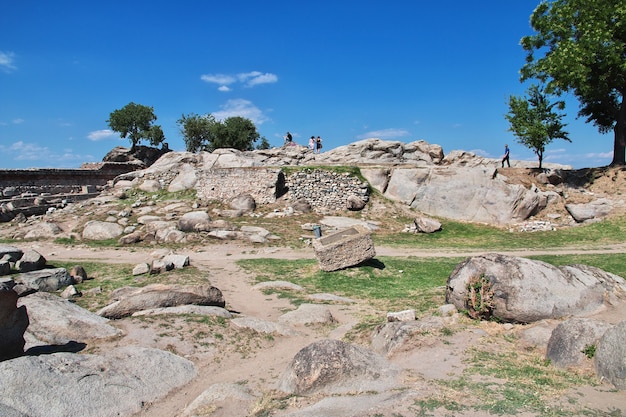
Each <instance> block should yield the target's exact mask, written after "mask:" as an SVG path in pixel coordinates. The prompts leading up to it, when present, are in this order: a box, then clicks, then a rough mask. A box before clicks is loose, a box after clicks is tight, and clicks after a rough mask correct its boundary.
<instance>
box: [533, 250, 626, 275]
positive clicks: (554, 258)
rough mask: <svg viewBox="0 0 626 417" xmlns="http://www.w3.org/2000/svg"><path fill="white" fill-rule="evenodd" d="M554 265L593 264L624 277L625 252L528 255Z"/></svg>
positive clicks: (625, 273) (625, 271) (625, 269)
mask: <svg viewBox="0 0 626 417" xmlns="http://www.w3.org/2000/svg"><path fill="white" fill-rule="evenodd" d="M528 258H529V259H536V260H539V261H543V262H547V263H549V264H552V265H555V266H561V265H574V264H582V265H589V266H595V267H596V268H600V269H603V270H605V271H607V272H610V273H612V274H615V275H619V276H620V277H626V253H605V254H580V255H537V256H529V257H528Z"/></svg>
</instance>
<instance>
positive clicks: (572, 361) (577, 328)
mask: <svg viewBox="0 0 626 417" xmlns="http://www.w3.org/2000/svg"><path fill="white" fill-rule="evenodd" d="M611 327H613V326H612V325H611V324H609V323H606V322H604V321H600V320H595V319H590V318H573V319H569V320H566V321H564V322H563V323H560V324H559V325H558V326H556V328H555V329H554V330H553V331H552V335H551V336H550V340H549V341H548V348H547V350H546V358H547V359H550V362H551V363H553V364H554V365H556V366H559V367H561V368H567V367H568V366H580V365H583V364H584V363H585V361H587V360H589V358H588V356H587V355H586V354H585V353H584V352H585V349H586V348H587V347H588V346H595V345H596V344H597V342H598V340H599V339H600V338H601V337H602V335H603V334H604V333H605V332H606V331H607V329H609V328H611Z"/></svg>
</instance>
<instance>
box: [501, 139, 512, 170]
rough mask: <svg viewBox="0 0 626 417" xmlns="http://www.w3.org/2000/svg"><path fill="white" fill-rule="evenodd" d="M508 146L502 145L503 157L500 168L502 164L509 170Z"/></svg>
mask: <svg viewBox="0 0 626 417" xmlns="http://www.w3.org/2000/svg"><path fill="white" fill-rule="evenodd" d="M509 153H510V152H509V145H508V144H507V145H504V156H503V157H502V168H504V162H506V164H507V165H508V166H509V168H511V163H510V162H509Z"/></svg>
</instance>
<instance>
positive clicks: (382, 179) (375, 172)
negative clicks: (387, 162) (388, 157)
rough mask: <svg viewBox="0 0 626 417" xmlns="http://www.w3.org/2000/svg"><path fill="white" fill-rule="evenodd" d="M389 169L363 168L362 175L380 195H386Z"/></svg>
mask: <svg viewBox="0 0 626 417" xmlns="http://www.w3.org/2000/svg"><path fill="white" fill-rule="evenodd" d="M390 174H391V170H390V169H389V168H361V175H363V177H365V179H366V180H367V182H368V183H369V184H370V185H371V186H372V187H373V188H374V189H375V190H376V191H378V192H379V193H381V194H384V193H385V191H387V185H388V184H389V176H390Z"/></svg>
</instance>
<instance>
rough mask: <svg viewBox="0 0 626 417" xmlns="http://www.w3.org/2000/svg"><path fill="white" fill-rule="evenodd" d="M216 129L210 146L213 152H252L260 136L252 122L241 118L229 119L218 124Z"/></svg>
mask: <svg viewBox="0 0 626 417" xmlns="http://www.w3.org/2000/svg"><path fill="white" fill-rule="evenodd" d="M214 129H215V137H214V138H213V142H211V143H210V145H209V150H211V151H212V150H214V149H217V148H234V149H239V150H240V151H251V150H252V149H254V142H256V141H257V140H258V139H259V136H260V135H259V133H258V132H257V130H256V126H255V125H254V123H253V122H252V120H250V119H246V118H245V117H240V116H235V117H228V118H226V119H225V120H224V121H223V122H221V123H216V124H215V126H214Z"/></svg>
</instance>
